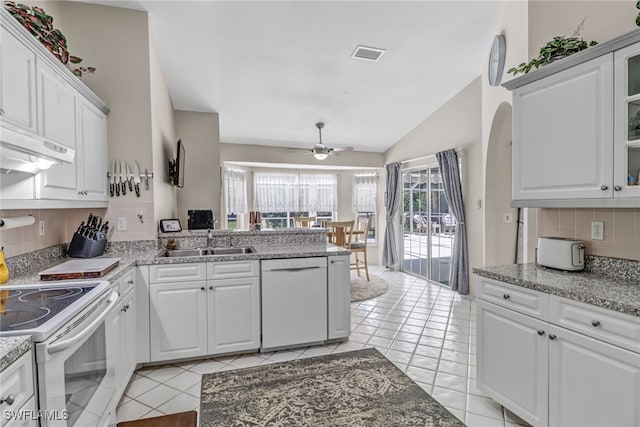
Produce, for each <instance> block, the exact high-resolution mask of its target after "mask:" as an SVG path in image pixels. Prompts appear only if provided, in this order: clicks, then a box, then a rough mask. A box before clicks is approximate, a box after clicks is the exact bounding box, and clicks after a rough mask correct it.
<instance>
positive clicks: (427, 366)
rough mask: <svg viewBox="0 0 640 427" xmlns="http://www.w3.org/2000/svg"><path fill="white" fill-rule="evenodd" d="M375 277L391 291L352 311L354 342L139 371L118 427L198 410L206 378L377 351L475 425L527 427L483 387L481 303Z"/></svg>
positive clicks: (396, 275) (403, 277)
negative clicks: (479, 380) (478, 356)
mask: <svg viewBox="0 0 640 427" xmlns="http://www.w3.org/2000/svg"><path fill="white" fill-rule="evenodd" d="M371 272H372V273H373V274H376V275H378V276H381V277H383V278H384V279H385V280H386V281H387V282H388V283H389V291H388V292H387V293H386V294H384V295H382V296H380V297H378V298H375V299H371V300H368V301H362V302H358V303H353V304H351V322H352V327H351V331H352V333H351V338H350V340H349V342H346V343H342V344H333V345H326V346H316V347H307V348H300V349H296V350H290V351H279V352H274V353H254V354H249V355H242V356H228V357H220V358H215V359H205V360H198V361H191V362H184V363H176V364H171V365H164V366H160V367H146V368H142V369H139V370H137V371H136V373H135V374H134V377H133V378H132V380H131V382H130V383H129V385H128V387H127V389H126V391H125V395H124V396H123V397H122V400H121V401H120V403H119V406H118V410H117V417H118V422H120V421H125V420H131V419H138V418H147V417H152V416H156V415H161V414H165V413H174V412H180V411H187V410H191V409H196V410H197V409H198V406H199V396H200V380H201V376H202V374H203V373H210V372H217V371H224V370H229V369H238V368H246V367H249V366H256V365H261V364H267V363H274V362H282V361H286V360H293V359H298V358H304V357H312V356H319V355H324V354H329V353H337V352H341V351H349V350H357V349H360V348H365V347H376V348H377V349H378V350H379V351H380V352H381V353H382V354H384V355H385V356H386V357H387V358H388V359H389V360H391V361H392V362H393V363H394V364H395V365H396V366H398V367H399V368H400V369H402V370H403V371H404V372H405V373H406V374H407V375H408V376H409V377H411V378H412V379H413V380H414V381H415V382H416V383H418V384H419V385H420V386H421V387H422V388H423V389H424V390H425V391H426V392H427V393H429V394H430V395H431V396H433V397H434V398H435V399H436V400H438V401H439V402H440V403H441V404H442V405H444V406H445V407H446V408H447V409H448V410H449V411H451V412H452V413H453V414H454V415H455V416H456V417H458V418H459V419H460V420H462V421H463V422H465V424H467V425H468V426H472V427H473V426H500V427H510V426H517V425H527V424H526V423H525V422H524V421H522V420H520V419H519V418H518V417H516V416H515V415H513V414H511V413H510V412H509V411H507V410H505V409H504V408H502V406H500V405H499V404H497V403H495V402H494V401H493V400H491V399H489V398H487V397H486V396H485V395H483V393H482V392H481V391H480V390H478V389H477V388H476V386H475V384H476V382H475V378H476V366H475V365H476V362H475V352H476V343H475V303H474V302H472V301H471V300H469V299H465V298H461V297H460V296H459V295H457V294H455V293H454V292H451V291H450V290H449V289H447V288H445V287H442V286H439V285H434V284H430V283H428V282H426V281H424V280H421V279H419V278H416V277H414V276H411V275H407V274H404V273H401V272H393V271H387V270H386V269H384V267H374V268H372V269H371Z"/></svg>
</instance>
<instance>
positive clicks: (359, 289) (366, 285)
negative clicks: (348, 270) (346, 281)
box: [351, 273, 389, 302]
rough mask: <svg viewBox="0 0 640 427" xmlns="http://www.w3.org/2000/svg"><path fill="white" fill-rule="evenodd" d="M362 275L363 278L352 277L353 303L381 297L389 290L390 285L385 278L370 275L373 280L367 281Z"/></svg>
mask: <svg viewBox="0 0 640 427" xmlns="http://www.w3.org/2000/svg"><path fill="white" fill-rule="evenodd" d="M361 274H362V276H361V277H358V276H351V302H357V301H364V300H367V299H371V298H375V297H379V296H380V295H382V294H384V293H385V292H387V290H388V289H389V284H388V283H387V281H386V280H384V279H383V278H381V277H379V276H374V275H373V274H369V279H371V280H370V281H367V277H366V276H365V275H364V273H361Z"/></svg>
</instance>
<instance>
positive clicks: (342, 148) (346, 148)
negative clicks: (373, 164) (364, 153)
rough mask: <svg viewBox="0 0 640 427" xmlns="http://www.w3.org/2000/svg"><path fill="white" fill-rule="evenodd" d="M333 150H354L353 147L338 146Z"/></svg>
mask: <svg viewBox="0 0 640 427" xmlns="http://www.w3.org/2000/svg"><path fill="white" fill-rule="evenodd" d="M332 150H333V151H353V147H336V148H332Z"/></svg>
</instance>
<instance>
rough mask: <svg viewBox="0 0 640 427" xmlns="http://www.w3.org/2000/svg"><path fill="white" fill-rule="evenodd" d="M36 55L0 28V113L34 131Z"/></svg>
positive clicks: (17, 125)
mask: <svg viewBox="0 0 640 427" xmlns="http://www.w3.org/2000/svg"><path fill="white" fill-rule="evenodd" d="M35 86H36V55H35V54H34V53H33V52H32V51H30V50H29V49H27V48H26V47H25V46H24V45H23V44H22V43H20V42H19V41H18V40H17V39H16V38H15V37H14V36H12V35H11V34H10V33H9V32H8V31H6V30H5V29H4V28H3V29H2V32H1V34H0V116H1V117H2V121H3V122H5V123H8V124H11V125H13V126H15V127H17V128H20V129H26V130H28V131H31V132H34V133H35V132H37V130H38V129H37V125H36V87H35Z"/></svg>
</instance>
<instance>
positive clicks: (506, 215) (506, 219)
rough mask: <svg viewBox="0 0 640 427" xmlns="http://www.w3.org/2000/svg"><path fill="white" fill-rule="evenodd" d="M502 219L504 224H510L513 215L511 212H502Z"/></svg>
mask: <svg viewBox="0 0 640 427" xmlns="http://www.w3.org/2000/svg"><path fill="white" fill-rule="evenodd" d="M502 219H503V220H504V222H506V223H507V224H511V223H512V222H513V214H512V213H511V212H504V213H503V214H502Z"/></svg>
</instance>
